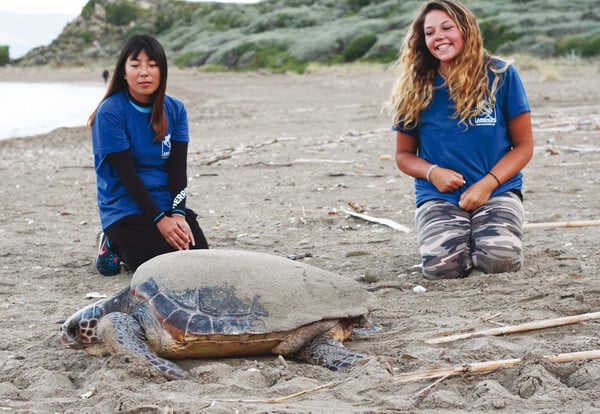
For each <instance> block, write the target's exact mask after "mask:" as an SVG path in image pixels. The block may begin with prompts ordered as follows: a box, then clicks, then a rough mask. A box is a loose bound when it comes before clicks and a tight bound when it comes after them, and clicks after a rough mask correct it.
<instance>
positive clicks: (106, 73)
mask: <svg viewBox="0 0 600 414" xmlns="http://www.w3.org/2000/svg"><path fill="white" fill-rule="evenodd" d="M109 75H110V72H109V71H108V70H107V69H104V70H103V71H102V79H104V83H106V82H108V76H109Z"/></svg>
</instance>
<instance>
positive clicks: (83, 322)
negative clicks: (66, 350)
mask: <svg viewBox="0 0 600 414" xmlns="http://www.w3.org/2000/svg"><path fill="white" fill-rule="evenodd" d="M105 313H106V311H105V308H104V306H103V302H102V301H100V302H96V303H94V304H91V305H89V306H86V307H85V308H83V309H81V310H79V311H77V312H75V313H74V314H73V315H72V316H71V317H70V318H69V319H67V320H66V321H65V323H63V325H62V327H61V329H60V342H61V343H62V344H63V345H66V346H68V347H70V348H73V349H85V348H89V347H92V346H94V345H96V344H98V342H99V338H98V331H97V329H98V321H99V320H100V318H102V317H103V316H104V314H105Z"/></svg>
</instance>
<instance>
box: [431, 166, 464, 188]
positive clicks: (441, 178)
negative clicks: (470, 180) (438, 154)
mask: <svg viewBox="0 0 600 414" xmlns="http://www.w3.org/2000/svg"><path fill="white" fill-rule="evenodd" d="M429 181H430V182H431V184H433V185H434V186H435V188H437V189H438V190H439V191H440V192H442V193H451V192H453V191H456V190H458V189H459V188H460V187H462V186H463V185H465V179H464V177H463V176H462V174H460V173H457V172H456V171H453V170H449V169H448V168H442V167H438V166H435V167H434V168H433V169H432V170H431V171H430V173H429Z"/></svg>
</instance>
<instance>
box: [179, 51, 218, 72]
mask: <svg viewBox="0 0 600 414" xmlns="http://www.w3.org/2000/svg"><path fill="white" fill-rule="evenodd" d="M210 55H211V52H207V51H193V52H187V53H184V54H181V55H179V56H177V57H176V58H175V59H173V63H174V64H175V66H177V67H178V68H184V67H188V68H189V67H194V66H202V65H204V63H205V62H206V61H207V60H208V58H209V57H210Z"/></svg>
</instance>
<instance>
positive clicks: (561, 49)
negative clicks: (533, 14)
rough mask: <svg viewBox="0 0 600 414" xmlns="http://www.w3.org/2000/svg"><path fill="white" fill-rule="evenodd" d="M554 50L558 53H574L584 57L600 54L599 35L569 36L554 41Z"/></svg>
mask: <svg viewBox="0 0 600 414" xmlns="http://www.w3.org/2000/svg"><path fill="white" fill-rule="evenodd" d="M556 52H557V53H558V54H559V55H567V54H571V53H575V54H578V55H581V56H584V57H588V56H598V55H600V36H598V37H578V36H569V37H565V38H562V39H559V40H558V41H557V42H556Z"/></svg>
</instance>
